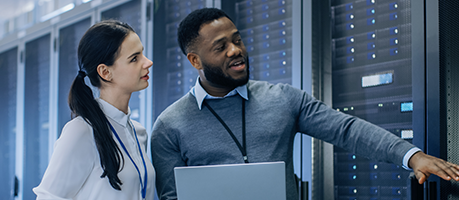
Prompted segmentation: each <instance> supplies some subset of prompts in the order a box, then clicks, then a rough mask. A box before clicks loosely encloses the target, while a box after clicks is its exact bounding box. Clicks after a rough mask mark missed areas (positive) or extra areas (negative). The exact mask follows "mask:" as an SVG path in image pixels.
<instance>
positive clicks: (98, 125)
mask: <svg viewBox="0 0 459 200" xmlns="http://www.w3.org/2000/svg"><path fill="white" fill-rule="evenodd" d="M130 32H134V30H133V29H132V28H131V27H130V26H129V25H127V24H126V23H122V22H120V21H115V20H107V21H102V22H99V23H97V24H95V25H93V26H92V27H91V28H90V29H89V30H88V31H86V33H85V34H84V35H83V37H82V39H81V40H80V44H79V45H78V61H79V63H78V64H79V67H80V71H78V75H77V77H76V78H75V80H74V81H73V83H72V86H71V88H70V93H69V106H70V109H71V110H72V114H73V115H74V116H81V117H82V118H83V119H84V120H85V121H86V122H87V123H88V124H89V125H91V126H92V128H93V134H94V140H95V142H96V146H97V150H98V152H99V156H100V164H101V166H102V169H103V170H104V172H103V173H102V175H101V178H104V177H105V176H106V177H107V178H108V180H109V182H110V185H111V186H112V187H113V188H115V189H117V190H121V185H122V182H121V180H120V179H119V177H118V172H119V171H121V169H122V166H124V157H123V154H122V152H121V150H120V148H119V147H118V145H117V144H116V142H115V140H114V138H113V134H112V133H111V131H110V129H109V127H108V120H107V117H106V116H105V114H104V112H103V111H102V109H101V108H100V106H99V103H98V102H97V101H96V100H95V99H94V95H93V93H92V90H91V88H90V87H89V86H87V85H86V83H85V81H84V78H85V77H86V76H88V78H89V80H90V81H91V84H92V85H94V86H95V87H100V80H103V79H101V78H100V77H99V74H98V72H97V66H98V65H99V64H105V65H107V66H111V65H113V63H114V62H115V60H116V56H117V54H118V50H119V48H120V46H121V44H122V42H123V41H124V38H125V37H126V36H127V35H128V34H129V33H130Z"/></svg>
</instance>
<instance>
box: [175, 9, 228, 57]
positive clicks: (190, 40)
mask: <svg viewBox="0 0 459 200" xmlns="http://www.w3.org/2000/svg"><path fill="white" fill-rule="evenodd" d="M221 17H227V18H228V19H229V20H231V18H230V17H229V16H228V15H227V14H226V13H225V12H223V11H222V10H220V9H217V8H202V9H198V10H195V11H193V12H191V13H190V14H189V15H188V16H186V17H185V19H183V20H182V22H180V25H179V27H178V30H177V35H178V37H177V40H178V43H179V45H180V49H182V52H183V54H185V55H186V54H187V53H188V52H189V51H190V49H192V48H193V45H194V43H195V42H196V40H197V38H198V36H199V30H200V29H201V26H202V25H203V24H206V23H210V22H212V21H213V20H216V19H219V18H221ZM231 21H233V20H231Z"/></svg>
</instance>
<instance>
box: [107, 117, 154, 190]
mask: <svg viewBox="0 0 459 200" xmlns="http://www.w3.org/2000/svg"><path fill="white" fill-rule="evenodd" d="M107 122H108V121H107ZM108 125H110V129H112V132H113V133H114V134H115V136H116V139H118V142H119V143H120V145H121V147H123V149H124V151H125V152H126V154H127V155H128V157H129V159H131V162H132V164H134V167H135V169H137V173H138V174H139V179H140V186H142V198H143V199H145V196H146V194H147V179H148V173H147V165H146V164H145V159H143V153H142V149H141V148H140V143H139V139H138V138H137V133H136V132H135V128H134V125H131V126H132V129H133V130H134V135H135V139H136V140H137V146H138V147H139V152H140V156H141V157H142V161H143V167H144V169H145V179H144V183H143V184H142V176H141V175H140V170H139V168H138V167H137V165H136V164H135V162H134V160H132V157H131V155H130V154H129V152H128V150H127V149H126V146H124V143H123V142H122V141H121V139H120V136H118V133H116V131H115V129H114V128H113V126H112V124H110V122H108Z"/></svg>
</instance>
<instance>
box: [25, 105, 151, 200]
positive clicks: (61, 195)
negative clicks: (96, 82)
mask: <svg viewBox="0 0 459 200" xmlns="http://www.w3.org/2000/svg"><path fill="white" fill-rule="evenodd" d="M97 101H98V102H99V105H100V106H101V109H102V110H103V112H104V113H105V115H106V116H107V118H108V121H109V122H110V123H111V125H112V126H113V128H114V129H115V131H116V132H117V133H118V135H119V137H120V139H121V141H122V142H123V143H124V145H125V147H126V149H127V150H128V152H129V154H130V155H131V158H132V159H133V161H134V162H135V163H136V165H137V167H138V169H139V171H140V174H141V177H142V184H143V183H144V179H145V173H144V172H145V168H144V165H143V161H142V158H141V155H140V153H139V148H138V145H137V140H136V138H135V135H134V131H133V130H132V126H131V124H133V125H134V127H135V132H136V133H137V138H138V140H139V143H140V146H141V149H142V154H143V158H144V159H145V164H146V166H147V173H148V179H147V180H148V182H147V189H146V197H145V199H153V198H154V191H155V170H154V168H153V165H152V163H151V161H150V159H149V157H148V155H147V153H146V152H147V151H146V148H147V140H148V135H147V133H146V130H145V128H144V127H143V126H142V125H140V123H138V122H136V121H133V120H130V114H131V111H130V109H129V111H128V114H127V115H126V114H124V113H123V112H122V111H120V110H118V109H117V108H115V107H114V106H112V105H111V104H109V103H107V102H106V101H104V100H102V99H97ZM130 122H132V123H130ZM113 139H114V140H115V142H116V143H117V144H118V147H119V148H120V150H121V152H122V154H123V157H124V167H123V168H122V170H121V171H120V172H119V173H118V177H119V178H120V180H121V182H122V183H123V184H122V185H121V190H115V189H114V188H113V187H112V186H111V185H110V183H109V181H108V178H107V177H104V178H101V177H100V176H101V175H102V173H103V170H102V167H101V165H100V157H99V152H98V150H97V147H96V143H95V140H94V136H93V130H92V127H91V126H90V125H89V124H88V123H87V122H86V121H85V120H84V119H83V118H82V117H76V118H75V119H73V120H71V121H69V122H68V123H67V124H66V125H65V126H64V128H63V129H62V134H61V136H60V137H59V139H58V140H57V141H56V142H55V144H54V152H53V155H52V157H51V160H50V163H49V165H48V168H47V169H46V172H45V174H44V176H43V179H42V181H41V183H40V185H39V186H38V187H36V188H34V189H33V191H34V192H35V194H36V195H37V200H42V199H43V200H44V199H46V200H54V199H55V200H63V199H66V200H67V199H73V200H98V199H100V200H106V199H117V200H141V199H142V194H141V189H142V186H141V185H140V180H139V174H138V171H137V170H136V168H135V166H134V164H133V163H132V161H131V160H130V159H129V156H128V155H127V154H126V152H125V151H124V149H123V148H122V146H121V145H120V144H119V142H118V139H116V137H115V136H114V137H113Z"/></svg>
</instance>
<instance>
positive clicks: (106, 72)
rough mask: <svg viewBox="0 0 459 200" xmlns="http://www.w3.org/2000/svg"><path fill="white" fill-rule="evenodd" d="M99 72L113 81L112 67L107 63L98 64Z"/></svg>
mask: <svg viewBox="0 0 459 200" xmlns="http://www.w3.org/2000/svg"><path fill="white" fill-rule="evenodd" d="M97 73H98V74H99V76H100V77H101V78H102V79H104V80H106V81H111V80H112V73H111V71H110V68H109V67H108V66H107V65H105V64H99V65H98V66H97Z"/></svg>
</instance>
